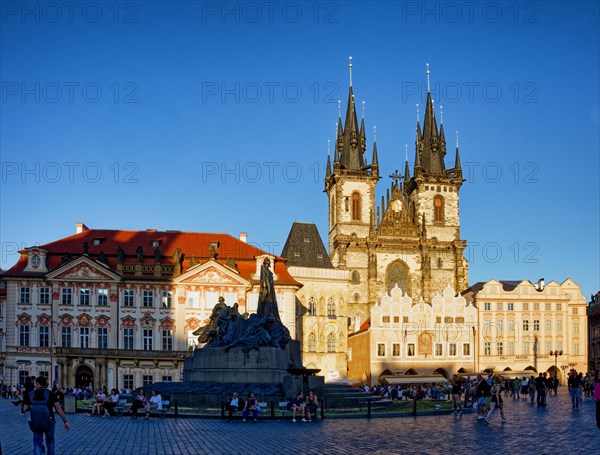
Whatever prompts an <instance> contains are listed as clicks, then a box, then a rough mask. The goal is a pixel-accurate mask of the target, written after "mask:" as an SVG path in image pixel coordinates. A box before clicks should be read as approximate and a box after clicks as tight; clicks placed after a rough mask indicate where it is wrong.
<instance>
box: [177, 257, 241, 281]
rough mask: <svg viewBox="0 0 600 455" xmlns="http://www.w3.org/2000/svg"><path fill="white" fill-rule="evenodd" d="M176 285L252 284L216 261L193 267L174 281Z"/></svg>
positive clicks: (212, 260)
mask: <svg viewBox="0 0 600 455" xmlns="http://www.w3.org/2000/svg"><path fill="white" fill-rule="evenodd" d="M173 282H174V283H177V284H181V283H190V284H215V283H219V284H231V285H234V286H249V285H250V284H251V283H250V282H249V281H248V280H246V279H244V278H242V277H241V276H239V275H238V274H237V273H236V272H234V271H233V270H231V269H230V268H229V267H226V266H224V265H222V264H219V263H218V262H217V261H215V260H214V259H211V260H209V261H207V262H205V263H203V264H198V265H196V266H194V267H192V268H191V269H190V270H188V271H187V272H185V273H184V274H182V275H180V276H178V277H177V278H175V279H174V280H173Z"/></svg>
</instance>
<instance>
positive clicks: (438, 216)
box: [433, 196, 444, 223]
mask: <svg viewBox="0 0 600 455" xmlns="http://www.w3.org/2000/svg"><path fill="white" fill-rule="evenodd" d="M433 220H434V221H435V222H438V223H441V222H442V221H444V198H442V196H436V197H434V198H433Z"/></svg>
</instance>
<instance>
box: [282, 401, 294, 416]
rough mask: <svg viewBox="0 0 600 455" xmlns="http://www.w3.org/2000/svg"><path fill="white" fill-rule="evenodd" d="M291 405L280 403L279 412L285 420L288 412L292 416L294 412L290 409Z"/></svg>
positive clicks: (287, 402)
mask: <svg viewBox="0 0 600 455" xmlns="http://www.w3.org/2000/svg"><path fill="white" fill-rule="evenodd" d="M289 405H290V402H289V401H280V402H279V412H280V413H281V416H282V417H283V418H285V414H286V413H287V412H289V413H290V414H291V412H292V410H291V409H289V408H288V406H289Z"/></svg>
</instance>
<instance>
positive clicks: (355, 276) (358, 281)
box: [352, 270, 360, 284]
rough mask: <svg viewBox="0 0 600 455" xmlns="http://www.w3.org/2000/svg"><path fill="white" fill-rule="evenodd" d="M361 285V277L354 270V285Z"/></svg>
mask: <svg viewBox="0 0 600 455" xmlns="http://www.w3.org/2000/svg"><path fill="white" fill-rule="evenodd" d="M358 283H360V275H359V274H358V272H357V271H356V270H354V271H353V272H352V284H358Z"/></svg>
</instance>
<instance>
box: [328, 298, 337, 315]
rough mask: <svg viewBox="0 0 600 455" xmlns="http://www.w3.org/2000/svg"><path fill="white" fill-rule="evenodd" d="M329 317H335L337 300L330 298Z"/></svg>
mask: <svg viewBox="0 0 600 455" xmlns="http://www.w3.org/2000/svg"><path fill="white" fill-rule="evenodd" d="M327 316H335V300H333V297H329V299H328V300H327Z"/></svg>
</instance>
